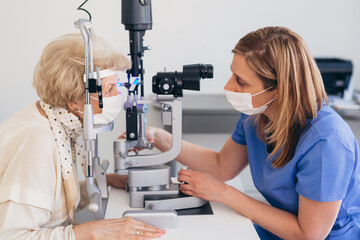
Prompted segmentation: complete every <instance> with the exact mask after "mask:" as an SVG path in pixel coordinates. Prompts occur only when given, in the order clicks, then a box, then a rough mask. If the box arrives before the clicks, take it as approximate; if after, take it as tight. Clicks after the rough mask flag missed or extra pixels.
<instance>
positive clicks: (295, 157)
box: [147, 27, 360, 240]
mask: <svg viewBox="0 0 360 240" xmlns="http://www.w3.org/2000/svg"><path fill="white" fill-rule="evenodd" d="M233 53H234V57H233V61H232V64H231V70H232V75H231V77H230V79H229V80H228V82H227V84H226V85H225V88H224V89H225V90H226V91H225V92H226V97H227V99H228V101H229V102H230V103H231V105H232V106H233V107H234V108H235V109H236V110H238V111H239V112H241V113H242V114H241V116H240V119H239V121H238V123H237V125H236V126H235V129H234V132H233V133H232V135H231V137H229V139H228V140H227V141H226V142H225V144H224V146H223V148H222V149H221V151H220V152H215V151H213V150H210V149H206V148H203V147H200V146H197V145H194V144H191V143H189V142H185V141H183V145H182V149H181V153H180V155H179V156H178V157H177V160H178V161H179V162H181V163H182V164H184V165H187V166H189V167H190V168H191V170H186V169H183V170H181V171H180V172H179V177H178V179H179V181H181V182H186V183H188V184H183V185H182V186H181V190H182V191H183V192H184V193H186V194H189V195H194V196H197V197H201V198H203V199H206V200H210V201H218V202H222V203H224V204H226V205H228V206H230V207H231V208H233V209H234V210H235V211H237V212H239V213H240V214H242V215H244V216H245V217H248V218H249V219H251V220H252V221H253V222H254V223H255V227H256V230H257V231H258V234H259V236H260V237H261V239H301V240H304V239H332V240H335V239H339V240H340V239H341V240H343V239H347V240H358V239H360V177H359V176H360V161H359V151H360V150H359V145H358V143H357V141H356V139H355V137H354V135H353V133H352V131H351V129H350V128H349V126H348V125H347V124H346V123H345V121H344V120H343V119H342V118H341V117H340V116H339V115H338V114H337V113H336V112H335V111H334V110H332V109H331V108H330V107H329V106H328V105H327V104H326V101H327V97H326V93H325V90H324V86H323V82H322V78H321V75H320V72H319V70H318V68H317V66H316V63H315V61H314V59H313V58H312V56H311V54H310V52H309V50H308V48H307V47H306V44H305V42H304V40H303V39H302V38H301V37H300V36H299V35H298V34H296V33H294V32H293V31H291V30H289V29H287V28H283V27H266V28H262V29H259V30H257V31H254V32H251V33H249V34H247V35H246V36H244V37H243V38H241V39H240V41H239V42H238V43H237V44H236V46H235V48H234V49H233ZM147 137H148V138H149V139H150V141H153V142H154V145H155V146H156V147H157V148H158V149H160V150H162V151H166V150H167V149H169V147H170V146H169V145H170V144H171V136H170V134H169V133H167V132H166V131H164V130H161V129H156V128H153V129H151V131H150V130H149V131H148V136H147ZM248 164H249V165H250V170H251V174H252V178H253V181H254V184H255V186H256V187H257V189H258V190H259V191H260V193H261V194H262V195H263V196H264V197H265V198H266V199H267V201H268V202H269V203H270V206H269V205H267V204H264V203H261V202H259V201H257V200H255V199H253V198H251V197H248V196H246V195H245V194H244V193H242V192H241V191H238V190H237V189H235V188H233V187H231V186H228V185H226V184H225V183H224V181H226V180H229V179H231V178H233V177H235V176H236V175H237V174H238V173H239V172H241V171H242V170H243V169H244V167H245V166H247V165H248ZM240 238H241V237H240Z"/></svg>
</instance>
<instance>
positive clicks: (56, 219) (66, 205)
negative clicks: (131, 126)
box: [0, 34, 164, 240]
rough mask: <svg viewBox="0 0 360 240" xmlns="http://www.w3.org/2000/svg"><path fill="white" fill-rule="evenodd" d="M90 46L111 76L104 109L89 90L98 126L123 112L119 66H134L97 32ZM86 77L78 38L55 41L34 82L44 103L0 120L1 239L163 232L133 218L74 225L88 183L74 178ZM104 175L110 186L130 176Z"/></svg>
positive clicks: (80, 156)
mask: <svg viewBox="0 0 360 240" xmlns="http://www.w3.org/2000/svg"><path fill="white" fill-rule="evenodd" d="M93 50H94V65H95V66H98V67H100V68H101V69H103V70H106V72H107V73H108V74H107V75H108V76H106V77H105V75H103V76H104V78H102V91H103V100H104V107H103V109H100V108H99V102H98V99H97V95H96V94H91V104H92V106H93V112H94V123H95V124H101V123H106V122H111V121H113V120H114V119H115V117H116V116H117V115H118V113H117V114H113V113H114V111H117V109H120V110H121V108H120V107H119V106H121V96H120V95H119V93H118V92H117V90H116V83H117V80H118V79H117V74H116V72H114V71H124V70H126V69H128V68H129V67H130V63H129V61H128V60H127V59H126V58H125V57H124V56H123V55H121V54H119V53H117V52H115V51H113V50H112V49H111V48H109V47H108V46H107V45H106V44H105V43H104V42H103V41H102V40H101V39H100V38H96V37H94V41H93ZM112 71H113V74H111V72H112ZM109 73H110V74H109ZM83 75H84V44H83V38H82V37H81V35H80V34H69V35H65V36H62V37H59V38H57V39H56V40H54V41H53V42H51V43H49V44H48V45H47V46H46V47H45V49H44V51H43V53H42V55H41V58H40V60H39V62H38V64H37V65H36V67H35V72H34V80H33V85H34V86H35V88H36V91H37V93H38V95H39V97H40V101H37V102H34V103H32V104H31V105H29V106H27V107H25V108H24V109H22V110H20V111H19V112H17V113H16V114H14V115H13V116H11V117H10V118H9V119H8V120H7V121H5V122H4V123H3V124H1V125H0V156H1V157H0V239H1V240H11V239H18V240H20V239H24V240H25V239H34V240H35V239H42V240H43V239H52V240H57V239H59V240H60V239H62V240H70V239H73V240H74V239H77V240H81V239H86V240H89V239H90V240H92V239H94V240H96V239H107V240H111V239H126V240H127V239H137V240H138V239H151V238H158V237H160V236H162V235H163V234H164V231H163V230H160V229H157V228H155V227H152V226H149V225H147V224H144V223H142V222H139V221H136V220H134V219H131V218H124V219H106V220H100V221H92V222H88V223H84V224H80V225H75V224H74V222H75V221H74V212H75V208H76V207H77V208H78V209H80V208H82V207H84V206H85V205H86V204H87V203H88V202H87V199H86V197H83V196H86V195H87V194H86V192H84V191H81V190H84V187H85V186H82V185H84V184H81V183H80V187H79V182H78V179H77V176H76V165H77V164H79V167H84V159H85V154H84V146H83V144H82V139H83V136H82V134H83V129H82V121H83V108H84V103H85V85H84V81H83ZM114 106H115V108H114ZM80 164H81V166H80ZM107 180H108V185H110V186H115V187H122V188H124V187H125V182H126V179H124V178H122V177H119V176H117V175H113V174H112V175H108V177H107ZM85 190H86V188H85ZM80 192H81V196H82V198H81V199H80ZM79 200H80V203H78V202H79Z"/></svg>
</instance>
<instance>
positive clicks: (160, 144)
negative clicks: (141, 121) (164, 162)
mask: <svg viewBox="0 0 360 240" xmlns="http://www.w3.org/2000/svg"><path fill="white" fill-rule="evenodd" d="M145 137H146V139H147V140H148V141H149V142H150V143H153V144H154V146H155V147H156V148H157V149H159V150H160V151H162V152H165V151H167V150H169V149H170V147H171V143H172V136H171V134H170V133H169V132H167V131H165V130H164V129H161V128H157V127H146V128H145ZM118 139H126V132H124V133H123V134H121V136H120V137H118ZM136 149H138V150H140V151H141V150H142V149H139V148H136Z"/></svg>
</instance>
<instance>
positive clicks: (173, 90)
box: [152, 64, 214, 98]
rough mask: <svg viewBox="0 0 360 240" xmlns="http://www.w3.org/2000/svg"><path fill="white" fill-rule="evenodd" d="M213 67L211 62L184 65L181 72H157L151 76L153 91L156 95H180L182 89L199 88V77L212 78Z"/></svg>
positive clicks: (197, 89)
mask: <svg viewBox="0 0 360 240" xmlns="http://www.w3.org/2000/svg"><path fill="white" fill-rule="evenodd" d="M213 72H214V68H213V66H212V65H211V64H191V65H184V66H183V71H182V72H177V71H175V72H158V73H157V74H156V75H155V76H154V77H153V81H152V84H153V89H152V91H153V93H155V94H157V95H174V97H175V98H177V97H182V96H183V93H182V90H183V89H187V90H194V91H199V90H200V79H202V78H213Z"/></svg>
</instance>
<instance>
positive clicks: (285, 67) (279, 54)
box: [233, 27, 327, 168]
mask: <svg viewBox="0 0 360 240" xmlns="http://www.w3.org/2000/svg"><path fill="white" fill-rule="evenodd" d="M233 53H237V54H242V55H243V56H245V58H246V60H247V62H248V64H249V65H250V67H251V68H252V69H253V70H254V71H255V72H256V73H257V75H258V77H259V78H260V79H261V80H262V82H263V84H264V87H265V88H268V87H273V88H276V87H277V90H278V96H277V98H276V101H274V103H273V104H274V105H275V106H274V109H275V113H274V116H273V118H272V119H271V120H270V119H268V118H267V117H266V116H265V115H264V114H260V115H258V116H257V117H256V119H255V121H254V124H256V125H257V129H258V134H259V137H260V138H261V139H262V140H263V141H265V142H266V143H267V144H269V145H272V146H273V147H274V149H273V151H272V152H271V154H270V155H269V157H268V160H269V159H271V160H272V165H273V166H274V167H277V168H280V167H283V166H285V165H286V163H288V162H289V161H290V160H291V158H292V157H293V155H294V152H295V149H296V145H297V142H298V140H299V138H300V135H301V133H302V131H303V130H304V128H305V127H306V120H307V119H313V118H316V117H317V111H318V110H320V109H321V107H322V104H323V103H327V96H326V93H325V89H324V85H323V81H322V77H321V74H320V71H319V69H318V67H317V65H316V63H315V61H314V59H313V57H312V56H311V54H310V51H309V49H308V48H307V46H306V44H305V42H304V40H303V39H302V38H301V37H300V36H299V35H298V34H296V33H295V32H293V31H291V30H290V29H288V28H285V27H265V28H261V29H258V30H257V31H254V32H250V33H248V34H247V35H246V36H244V37H243V38H241V39H240V40H239V42H238V43H237V44H236V46H235V48H234V49H233ZM266 136H267V137H266ZM277 153H278V154H277ZM275 156H276V157H275Z"/></svg>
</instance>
